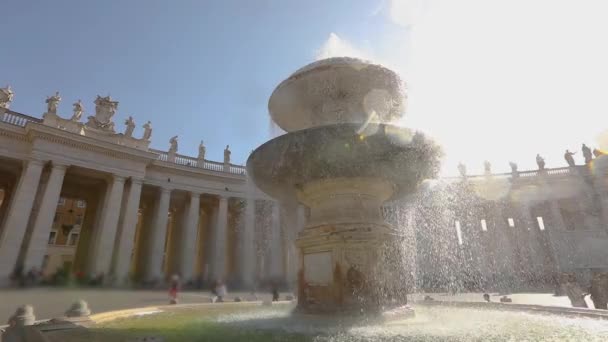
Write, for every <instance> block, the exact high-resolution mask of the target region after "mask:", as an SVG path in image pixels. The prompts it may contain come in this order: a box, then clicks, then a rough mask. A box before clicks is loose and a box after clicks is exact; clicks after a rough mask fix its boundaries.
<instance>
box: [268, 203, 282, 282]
mask: <svg viewBox="0 0 608 342" xmlns="http://www.w3.org/2000/svg"><path fill="white" fill-rule="evenodd" d="M271 225H272V226H271V230H270V278H271V279H273V280H278V279H279V278H280V277H281V276H282V275H283V251H282V248H281V246H282V241H281V216H280V207H279V204H278V203H276V202H275V203H273V205H272V223H271Z"/></svg>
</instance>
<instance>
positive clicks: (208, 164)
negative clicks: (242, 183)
mask: <svg viewBox="0 0 608 342" xmlns="http://www.w3.org/2000/svg"><path fill="white" fill-rule="evenodd" d="M150 151H151V152H154V153H156V154H158V160H160V161H163V162H168V161H169V153H168V152H165V151H161V150H156V149H150ZM174 163H175V164H177V165H183V166H190V167H198V160H197V159H196V158H193V157H189V156H185V155H181V154H176V155H175V161H174ZM203 169H206V170H211V171H218V172H224V164H223V163H220V162H215V161H210V160H205V162H204V164H203ZM228 173H232V174H235V175H245V174H246V171H245V167H244V166H241V165H234V164H230V166H229V168H228Z"/></svg>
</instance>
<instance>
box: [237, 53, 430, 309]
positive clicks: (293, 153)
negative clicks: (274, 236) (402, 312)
mask: <svg viewBox="0 0 608 342" xmlns="http://www.w3.org/2000/svg"><path fill="white" fill-rule="evenodd" d="M405 104H406V96H405V87H404V85H403V83H402V81H401V79H400V78H399V76H398V75H397V74H396V73H395V72H393V71H391V70H389V69H387V68H385V67H383V66H380V65H376V64H373V63H370V62H366V61H363V60H359V59H354V58H330V59H325V60H321V61H317V62H315V63H312V64H309V65H307V66H305V67H303V68H301V69H299V70H297V71H296V72H295V73H293V74H292V75H291V76H289V77H288V78H287V79H286V80H284V81H283V82H282V83H281V84H279V86H278V87H277V88H276V89H275V90H274V92H273V94H272V95H271V97H270V101H269V104H268V107H269V111H270V116H271V118H272V119H273V120H274V122H275V123H276V124H277V125H278V126H279V127H281V128H282V129H283V130H285V131H286V132H287V134H285V135H282V136H279V137H277V138H275V139H272V140H270V141H268V142H266V143H265V144H263V145H262V146H260V147H258V148H257V149H256V150H255V151H254V152H253V153H252V154H251V155H250V157H249V159H248V161H247V171H248V173H249V175H250V176H251V177H252V179H253V181H254V183H255V184H256V186H257V187H258V188H260V189H261V190H262V191H264V192H266V193H267V194H268V195H270V196H272V197H274V198H276V199H277V200H279V201H282V202H290V203H295V202H294V201H297V202H299V203H301V204H304V205H305V206H306V207H308V208H309V210H310V215H309V217H308V221H307V224H306V227H305V229H304V230H303V231H301V232H299V235H298V238H297V240H296V246H297V247H298V251H299V256H300V258H299V260H300V264H299V271H298V310H299V311H302V312H310V313H331V312H366V313H370V312H385V311H386V310H390V309H394V308H395V307H400V305H403V304H404V302H405V298H404V295H405V294H406V293H407V287H408V286H409V285H411V284H409V283H408V281H407V279H408V277H407V275H409V273H410V270H409V269H408V265H407V264H403V262H402V261H403V258H402V254H403V253H402V252H403V251H402V248H401V246H402V241H401V240H402V235H401V234H400V232H399V230H398V229H396V228H395V227H391V226H390V225H389V224H387V223H386V222H385V220H384V218H383V215H382V205H383V204H384V203H385V202H387V201H390V200H395V199H397V198H400V197H402V196H404V195H407V194H410V193H413V192H415V191H416V189H417V187H418V185H419V184H420V183H421V182H422V181H423V180H424V179H427V178H431V177H434V176H435V175H436V173H437V171H438V167H439V158H438V157H439V154H440V152H439V148H438V147H437V146H436V145H435V144H434V143H433V142H432V141H431V140H429V139H427V138H425V137H424V135H423V134H421V133H419V132H413V131H411V130H410V129H407V128H402V127H399V126H396V125H395V124H394V122H395V121H396V120H399V119H401V118H402V116H403V114H404V112H405ZM292 229H296V227H293V228H292ZM404 275H405V276H404Z"/></svg>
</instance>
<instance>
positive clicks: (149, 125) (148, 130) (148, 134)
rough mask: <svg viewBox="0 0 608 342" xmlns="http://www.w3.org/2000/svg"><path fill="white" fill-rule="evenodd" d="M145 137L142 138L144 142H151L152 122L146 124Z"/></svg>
mask: <svg viewBox="0 0 608 342" xmlns="http://www.w3.org/2000/svg"><path fill="white" fill-rule="evenodd" d="M143 127H144V136H143V137H142V139H143V140H150V137H151V136H152V123H150V121H148V122H146V123H145V124H144V126H143Z"/></svg>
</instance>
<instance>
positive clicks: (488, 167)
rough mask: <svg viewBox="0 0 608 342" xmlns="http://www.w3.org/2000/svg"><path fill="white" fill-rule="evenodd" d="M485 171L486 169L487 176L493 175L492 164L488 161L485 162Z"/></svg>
mask: <svg viewBox="0 0 608 342" xmlns="http://www.w3.org/2000/svg"><path fill="white" fill-rule="evenodd" d="M483 169H484V172H485V173H486V175H489V174H491V173H492V164H490V162H489V161H487V160H486V161H484V162H483Z"/></svg>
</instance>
